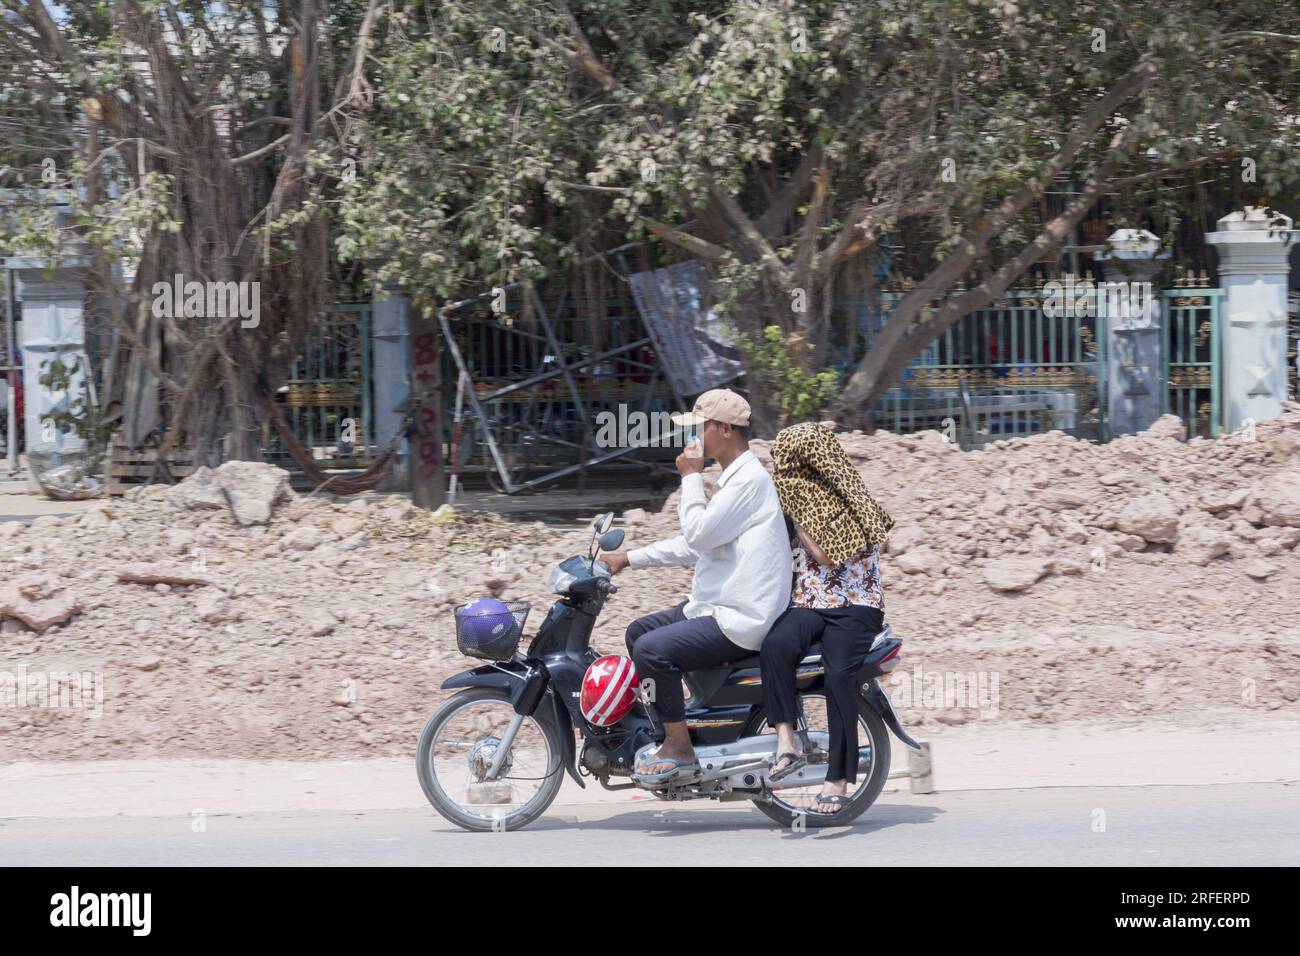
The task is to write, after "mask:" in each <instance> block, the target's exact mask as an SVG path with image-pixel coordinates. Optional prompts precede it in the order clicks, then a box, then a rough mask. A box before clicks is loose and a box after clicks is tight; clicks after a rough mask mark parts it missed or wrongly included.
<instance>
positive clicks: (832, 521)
mask: <svg viewBox="0 0 1300 956" xmlns="http://www.w3.org/2000/svg"><path fill="white" fill-rule="evenodd" d="M772 463H773V465H774V466H775V467H774V470H773V474H772V478H773V480H774V481H775V482H776V490H777V493H778V494H779V495H780V497H781V508H782V510H784V511H785V513H786V514H787V515H789V517H790V518H791V519H792V520H793V521H794V522H795V523H796V524H798V525H799V526H800V527H801V528H803V529H804V531H806V532H807V533H808V535H809V537H811V538H812V539H813V541H815V542H816V543H817V547H819V548H821V549H822V550H823V551H825V552H826V556H827V557H828V558H830V559H831V560H832V561H834V562H835V563H836V564H837V565H838V564H843V563H844V562H845V561H847V560H848V559H849V558H851V557H853V556H854V555H855V554H857V553H858V552H859V551H861V550H862V549H863V548H865V547H867V546H868V545H872V544H877V545H879V544H884V543H885V540H886V539H887V538H888V537H889V532H890V529H891V528H893V527H894V519H892V518H891V517H889V515H888V513H887V512H886V511H885V509H884V508H882V507H880V505H879V504H877V503H876V501H875V499H874V498H872V497H871V494H870V492H868V491H867V485H866V482H864V481H863V480H862V476H861V475H859V474H858V470H857V469H856V468H854V467H853V462H851V461H850V460H849V456H848V455H846V454H845V453H844V449H843V448H841V447H840V443H839V441H838V440H837V439H836V438H835V435H834V434H833V433H832V432H831V431H830V430H829V429H827V428H823V427H822V426H821V425H818V424H817V423H816V422H803V423H801V424H798V425H791V426H790V427H789V428H785V429H782V430H781V431H780V432H778V433H777V436H776V440H775V441H774V442H773V443H772Z"/></svg>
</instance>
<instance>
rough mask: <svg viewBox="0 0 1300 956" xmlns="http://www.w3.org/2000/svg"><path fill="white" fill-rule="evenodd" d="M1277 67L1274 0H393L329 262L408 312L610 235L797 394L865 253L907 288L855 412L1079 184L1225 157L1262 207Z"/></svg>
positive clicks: (1289, 116) (1069, 221) (1285, 24)
mask: <svg viewBox="0 0 1300 956" xmlns="http://www.w3.org/2000/svg"><path fill="white" fill-rule="evenodd" d="M1298 66H1300V13H1298V12H1297V8H1296V7H1295V5H1294V3H1293V2H1291V0H1258V2H1254V3H1250V4H1220V3H1205V2H1203V0H1195V2H1192V0H1172V2H1170V0H1136V2H1132V3H1128V4H1124V5H1118V4H1114V3H1112V2H1108V0H1107V2H1095V0H1082V2H1076V0H1034V2H1022V0H996V2H994V0H989V2H983V3H978V2H977V3H969V2H955V0H880V2H871V3H862V2H856V0H854V2H848V0H808V2H802V3H794V2H789V0H775V2H774V0H719V2H707V0H651V2H646V0H571V2H567V3H566V2H564V0H473V2H455V0H453V2H446V3H442V4H439V5H427V4H424V3H409V4H406V3H400V2H398V3H396V4H395V5H394V15H393V16H392V17H391V18H389V20H388V21H387V23H386V25H385V27H384V40H383V45H382V47H381V49H380V52H379V53H378V55H377V58H376V62H375V71H374V76H373V82H374V85H375V87H376V89H377V91H378V93H379V96H380V99H381V101H382V104H383V105H382V109H381V110H378V111H376V112H374V113H373V114H372V115H371V117H370V119H369V122H367V123H366V124H364V125H358V126H357V127H356V128H355V131H354V133H355V136H356V142H355V143H354V148H356V149H357V150H358V151H359V154H360V166H359V176H358V180H357V184H356V186H355V187H354V188H353V189H352V190H350V191H349V193H348V194H347V198H346V201H345V210H346V212H345V221H346V227H347V228H346V230H345V233H344V234H343V236H342V238H341V242H342V243H343V248H342V251H343V253H344V254H345V255H349V256H351V255H356V256H360V257H364V256H367V255H378V254H379V253H380V251H381V250H382V251H383V254H384V255H386V256H387V257H388V258H387V259H386V262H385V265H384V267H383V269H384V271H385V273H386V274H388V275H396V276H398V277H400V278H401V279H402V280H403V281H404V282H405V283H406V284H407V285H408V287H410V288H412V289H413V290H414V291H415V292H416V294H417V296H418V297H420V298H421V300H422V301H423V302H426V303H429V304H432V303H435V302H437V301H438V300H439V299H440V298H444V297H446V296H458V295H460V294H463V293H466V292H469V291H475V292H477V291H482V290H483V289H485V288H486V287H488V286H490V285H497V284H501V282H502V281H503V280H509V279H518V278H526V277H530V276H537V275H541V274H545V273H546V272H547V271H548V270H550V271H552V272H553V271H554V270H556V269H557V268H562V267H563V264H564V261H565V258H566V256H572V255H574V254H576V253H577V252H578V251H579V250H580V249H582V248H583V247H584V243H586V244H589V243H590V239H591V232H592V230H596V229H599V228H601V225H600V223H599V221H598V220H599V219H600V217H601V216H602V215H604V216H612V217H616V218H617V219H618V220H620V221H622V222H623V223H624V225H625V226H626V228H627V229H628V230H629V232H630V233H631V234H632V235H633V236H638V235H647V234H652V235H654V236H657V237H659V239H661V240H663V241H665V242H667V243H670V244H672V245H673V246H675V247H678V248H680V249H681V250H684V251H685V253H687V254H689V255H690V256H693V257H696V258H698V259H699V260H701V261H703V262H705V263H707V264H708V266H709V267H710V269H711V270H712V272H713V275H714V279H715V287H716V288H717V289H718V291H719V294H720V297H721V298H722V299H723V301H724V303H729V304H730V305H731V306H732V310H733V314H734V316H735V319H736V322H737V326H738V329H739V331H740V332H741V333H742V335H744V336H745V337H746V339H747V340H749V341H758V340H759V338H760V336H761V333H762V331H763V330H764V329H768V328H771V327H776V328H777V329H778V330H779V336H780V341H781V342H782V343H783V345H784V348H785V354H786V357H787V360H788V368H789V369H790V370H791V374H796V373H798V374H802V375H803V378H802V379H801V380H803V381H806V380H807V376H808V375H809V374H810V373H811V372H812V371H814V370H816V369H817V368H818V367H820V366H821V364H822V363H823V362H824V361H825V357H826V354H827V352H826V344H827V342H828V338H829V336H830V330H831V305H832V302H833V301H834V299H835V298H836V296H837V294H838V293H840V292H841V291H843V289H845V288H847V287H850V286H852V285H853V284H854V283H855V282H858V281H860V280H861V278H862V275H863V273H864V272H865V271H866V267H867V265H869V263H870V262H871V261H872V256H873V255H874V253H875V252H876V251H877V249H878V247H879V245H880V243H881V242H882V240H883V239H884V237H886V236H889V237H892V239H893V245H895V246H898V247H901V248H902V249H903V250H904V255H903V256H902V257H901V258H900V260H899V261H898V262H897V263H896V266H897V268H898V269H900V270H904V271H906V272H907V273H908V274H909V276H910V278H911V279H912V280H913V281H914V286H913V288H912V291H911V292H910V293H909V294H907V295H906V296H905V297H904V298H903V299H902V300H901V301H900V302H898V303H897V304H896V306H895V307H894V308H893V310H892V313H891V317H890V319H889V321H888V323H887V324H886V326H885V328H884V329H883V330H882V331H881V333H880V334H879V335H878V336H877V337H876V339H875V341H874V342H873V345H872V347H871V348H870V350H869V351H868V352H867V353H866V355H865V357H863V358H862V359H861V361H860V362H859V363H858V364H857V366H856V367H855V368H853V369H851V374H850V375H849V377H848V379H847V381H846V382H845V383H844V387H843V389H842V391H841V394H840V397H839V406H840V407H839V412H840V413H841V414H842V415H846V416H850V417H853V416H857V417H864V416H865V415H866V414H867V413H868V412H869V409H870V408H871V407H872V405H873V404H874V403H875V401H876V400H877V398H879V396H880V395H881V394H882V392H883V390H884V389H885V388H887V387H888V386H889V385H890V384H891V382H892V381H893V380H894V378H895V377H896V375H897V373H898V371H899V370H900V369H901V368H903V367H904V366H905V365H906V364H907V363H908V362H910V361H911V360H912V359H913V358H915V357H916V356H917V355H918V354H919V353H920V352H921V351H922V350H923V349H924V348H925V346H926V345H927V344H928V343H929V342H931V341H933V339H934V338H935V337H936V336H937V335H939V334H941V333H942V331H943V330H944V329H945V328H947V327H949V326H951V325H952V324H953V323H954V322H956V321H957V320H958V319H959V318H960V317H961V316H962V315H964V314H966V313H968V312H970V311H971V310H973V309H976V308H979V307H981V306H983V305H986V304H988V303H989V302H990V301H992V300H993V299H995V298H996V297H997V296H998V295H999V294H1000V293H1001V292H1002V291H1003V290H1005V289H1007V288H1008V287H1009V286H1010V284H1011V283H1012V282H1014V281H1015V280H1016V279H1017V278H1018V277H1020V276H1022V275H1023V274H1024V273H1025V272H1026V270H1028V269H1029V268H1030V266H1031V265H1033V264H1034V263H1035V262H1038V261H1042V260H1044V259H1045V258H1050V257H1051V256H1052V255H1053V254H1054V251H1055V250H1056V249H1057V248H1058V247H1059V246H1060V245H1061V244H1062V242H1063V241H1065V239H1066V238H1067V237H1068V236H1069V235H1070V232H1071V230H1072V229H1073V227H1074V226H1075V225H1076V224H1077V223H1078V222H1079V221H1080V220H1082V219H1083V218H1084V217H1085V216H1086V215H1087V214H1088V212H1089V211H1090V210H1091V209H1092V208H1093V207H1094V206H1095V205H1096V203H1097V202H1098V200H1099V199H1100V198H1101V197H1102V196H1103V195H1106V194H1115V193H1123V194H1125V195H1127V196H1129V197H1130V198H1131V199H1133V200H1135V201H1136V202H1138V203H1145V202H1147V201H1151V202H1155V201H1157V200H1159V201H1162V202H1163V198H1162V197H1167V195H1168V190H1169V188H1170V187H1171V186H1172V187H1175V188H1177V187H1178V186H1179V185H1180V182H1183V181H1185V180H1182V179H1180V177H1188V176H1191V175H1197V176H1202V177H1205V176H1208V175H1217V176H1237V175H1240V174H1241V170H1242V162H1243V160H1245V161H1249V164H1250V168H1251V170H1252V173H1253V175H1255V176H1257V177H1258V180H1257V188H1258V196H1259V198H1260V200H1261V201H1263V202H1265V203H1268V202H1269V201H1276V200H1277V199H1278V198H1279V197H1280V196H1281V195H1283V192H1284V190H1285V189H1286V188H1288V186H1289V184H1292V183H1294V182H1296V181H1297V180H1298V179H1300V151H1297V149H1296V146H1297V138H1298V134H1300V129H1298V128H1297V125H1296V123H1295V116H1296V115H1297V114H1298V113H1300V93H1298V89H1300V84H1298V82H1297V75H1298V73H1300V71H1298V70H1297V67H1298ZM1065 182H1070V183H1073V184H1074V186H1075V188H1074V189H1073V190H1071V191H1070V193H1071V194H1070V195H1069V196H1067V198H1066V201H1064V202H1063V203H1058V204H1057V205H1056V206H1055V207H1054V208H1053V209H1052V211H1051V212H1049V213H1047V214H1044V210H1045V209H1048V208H1049V207H1048V204H1047V202H1046V201H1045V196H1046V195H1047V194H1048V193H1049V192H1053V191H1056V192H1060V191H1061V190H1060V189H1059V185H1058V184H1061V183H1065ZM773 395H774V390H772V389H756V390H755V397H756V399H757V404H758V405H759V406H760V407H761V410H762V412H763V413H764V416H765V419H766V420H767V421H768V422H769V423H772V422H774V421H775V420H776V419H777V416H778V415H779V413H780V412H781V409H780V408H776V407H773V404H774V400H773ZM787 410H788V409H787Z"/></svg>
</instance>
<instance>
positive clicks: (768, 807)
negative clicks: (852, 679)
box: [745, 694, 890, 830]
mask: <svg viewBox="0 0 1300 956" xmlns="http://www.w3.org/2000/svg"><path fill="white" fill-rule="evenodd" d="M799 696H800V697H801V698H802V699H803V702H804V704H805V705H806V704H807V703H808V701H809V700H810V699H812V700H815V699H818V698H822V699H824V698H825V695H824V694H800V695H799ZM804 710H805V713H806V712H807V710H808V708H807V707H806V706H805V708H804ZM810 722H812V724H813V726H812V727H811V729H813V730H825V729H826V728H825V727H819V726H816V722H813V721H811V718H810ZM762 733H773V734H774V733H775V731H774V730H772V728H771V727H769V726H768V725H767V711H766V709H765V708H762V709H760V710H759V712H758V713H757V714H755V715H754V718H753V720H751V721H750V724H749V727H748V728H746V730H745V736H747V737H748V736H753V735H757V734H762ZM864 746H869V747H870V748H871V753H872V761H871V769H870V771H868V772H867V773H868V775H867V778H866V779H865V780H863V776H862V775H863V771H861V770H859V771H858V783H857V786H856V790H855V789H853V788H852V787H850V792H851V793H852V796H851V798H850V802H849V804H848V805H847V806H845V807H844V808H843V809H842V810H840V811H839V812H838V813H836V814H834V815H833V816H828V815H823V814H819V813H811V812H808V811H806V810H803V809H801V808H800V807H798V806H796V805H795V804H793V803H791V802H790V801H791V799H792V798H791V794H792V791H791V790H776V791H774V792H773V795H772V802H771V803H768V802H766V801H763V800H755V801H754V806H755V807H757V808H758V810H759V811H760V812H761V813H762V814H763V815H764V816H766V817H768V818H769V819H771V820H773V821H775V822H776V823H778V824H780V825H781V826H782V827H793V826H794V825H795V821H796V820H798V819H799V818H801V817H802V825H803V826H806V827H807V828H808V829H810V830H814V829H820V828H821V827H840V826H844V825H845V824H847V823H850V822H852V821H853V820H854V819H855V818H857V817H858V816H861V815H862V814H863V813H864V812H866V810H867V808H868V807H870V806H871V805H872V804H873V803H875V802H876V798H877V797H879V796H880V791H881V790H883V789H884V787H885V780H886V779H888V777H889V760H890V747H889V730H888V729H887V728H886V727H885V722H884V720H882V719H881V717H880V715H879V714H878V713H876V710H875V708H874V707H872V706H871V705H870V704H868V703H867V702H866V701H865V700H863V698H862V697H861V696H859V697H858V749H859V750H861V749H862V748H863V747H864ZM800 789H802V788H800ZM809 789H812V788H809ZM820 789H821V788H820V785H819V786H818V787H817V788H816V790H818V791H819V790H820ZM782 794H785V797H784V798H783V797H782ZM808 805H809V806H811V805H812V801H811V799H809V800H808Z"/></svg>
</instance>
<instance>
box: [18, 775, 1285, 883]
mask: <svg viewBox="0 0 1300 956" xmlns="http://www.w3.org/2000/svg"><path fill="white" fill-rule="evenodd" d="M0 859H3V860H4V861H5V863H6V864H7V865H10V866H20V865H42V866H49V865H73V866H84V865H90V866H133V865H168V864H170V865H198V866H226V865H337V864H344V865H390V864H391V865H426V864H435V865H449V864H450V865H464V864H487V865H492V864H511V865H518V864H525V865H527V864H589V863H591V862H592V861H593V860H598V859H604V860H620V861H623V862H627V863H631V864H636V865H643V866H644V865H675V866H681V865H705V864H716V863H726V864H733V865H762V866H771V865H773V863H774V862H779V863H780V864H781V865H787V866H788V865H799V864H827V863H835V864H854V863H856V864H870V865H879V864H881V863H887V864H889V865H891V866H899V865H950V864H951V865H962V864H984V865H1017V864H1037V865H1065V864H1070V865H1085V866H1088V865H1095V866H1101V865H1119V866H1184V865H1211V866H1220V865H1221V866H1253V865H1274V866H1280V865H1289V866H1295V865H1297V864H1300V786H1297V785H1288V784H1279V783H1259V784H1234V785H1219V786H1195V787H1192V786H1185V787H1110V788H1106V787H1096V788H1073V787H1070V788H1066V787H1061V788H1043V789H1033V790H981V791H955V792H949V793H938V794H929V795H924V796H920V795H913V794H908V793H894V794H885V795H883V796H882V797H881V799H880V801H879V802H878V803H877V804H876V806H875V807H873V808H872V809H870V810H869V811H867V813H866V814H864V815H863V816H862V817H859V818H858V820H857V821H855V822H854V823H853V825H851V826H849V827H837V828H831V829H825V830H818V831H808V832H806V833H802V834H798V833H793V832H790V831H788V830H779V829H777V828H775V827H774V826H773V825H772V824H771V823H770V822H769V821H768V820H767V818H766V817H763V816H761V815H760V814H759V813H758V812H757V811H756V810H754V809H752V808H751V807H748V806H741V805H739V804H736V805H713V804H709V805H698V804H687V805H680V804H673V805H657V804H655V805H649V806H647V805H646V804H643V803H639V804H635V805H630V806H624V805H621V804H617V803H604V804H583V805H572V804H571V805H567V806H565V805H558V804H557V805H555V806H553V807H552V808H551V810H550V812H549V813H547V814H546V815H545V816H544V817H542V818H541V819H540V820H539V821H537V822H536V823H534V824H533V825H532V826H531V827H529V828H527V829H524V830H520V831H515V832H511V833H482V834H476V833H465V832H462V831H460V830H458V829H456V828H454V827H452V826H451V825H450V824H448V823H446V822H445V821H444V820H443V819H442V818H441V817H439V816H437V815H436V814H435V813H434V812H433V810H432V809H428V810H423V809H420V810H383V811H370V812H366V813H340V812H326V811H312V812H301V813H255V814H244V815H228V816H219V815H210V816H209V817H208V818H207V821H206V830H205V832H201V833H195V832H193V830H192V828H191V821H190V819H189V818H188V817H179V816H177V817H124V816H119V817H100V818H89V819H80V820H50V819H36V818H12V817H11V818H7V819H5V818H0Z"/></svg>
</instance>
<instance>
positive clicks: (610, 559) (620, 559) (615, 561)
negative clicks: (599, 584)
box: [601, 551, 628, 575]
mask: <svg viewBox="0 0 1300 956" xmlns="http://www.w3.org/2000/svg"><path fill="white" fill-rule="evenodd" d="M601 560H602V561H604V562H605V563H606V564H608V565H609V573H610V574H611V575H615V574H618V572H620V571H622V570H623V569H624V568H626V567H627V566H628V561H627V552H626V551H609V552H607V553H606V554H604V555H602V556H601Z"/></svg>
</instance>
